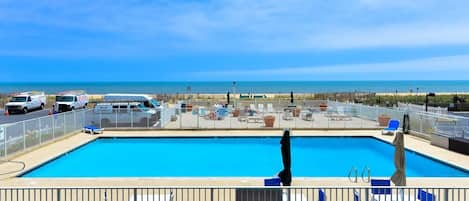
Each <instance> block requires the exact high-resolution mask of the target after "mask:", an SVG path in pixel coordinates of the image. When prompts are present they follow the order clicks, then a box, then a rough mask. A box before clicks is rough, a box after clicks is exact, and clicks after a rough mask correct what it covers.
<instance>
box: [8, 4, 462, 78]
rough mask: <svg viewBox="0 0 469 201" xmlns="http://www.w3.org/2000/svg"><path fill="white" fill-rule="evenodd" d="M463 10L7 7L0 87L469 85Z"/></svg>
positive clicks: (388, 6)
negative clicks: (93, 84) (110, 83)
mask: <svg viewBox="0 0 469 201" xmlns="http://www.w3.org/2000/svg"><path fill="white" fill-rule="evenodd" d="M468 7H469V1H464V0H457V1H456V0H446V1H437V0H394V1H385V0H331V1H323V0H289V1H284V0H258V1H249V0H219V1H211V0H201V1H195V0H160V1H158V0H156V1H150V0H148V1H143V0H139V1H132V0H127V1H116V0H89V1H85V0H83V1H76V0H68V1H63V0H47V1H35V0H11V1H10V0H0V74H1V75H2V78H1V79H0V82H15V81H20V82H25V81H38V82H43V81H58V82H61V81H211V80H217V81H219V80H227V81H231V80H239V81H241V80H260V81H262V80H432V79H439V80H463V79H468V76H467V75H468V74H469V12H467V8H468Z"/></svg>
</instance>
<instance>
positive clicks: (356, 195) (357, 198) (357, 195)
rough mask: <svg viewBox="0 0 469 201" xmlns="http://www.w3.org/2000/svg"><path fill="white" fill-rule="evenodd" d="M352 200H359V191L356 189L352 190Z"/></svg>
mask: <svg viewBox="0 0 469 201" xmlns="http://www.w3.org/2000/svg"><path fill="white" fill-rule="evenodd" d="M353 201H360V193H358V192H357V191H355V192H353Z"/></svg>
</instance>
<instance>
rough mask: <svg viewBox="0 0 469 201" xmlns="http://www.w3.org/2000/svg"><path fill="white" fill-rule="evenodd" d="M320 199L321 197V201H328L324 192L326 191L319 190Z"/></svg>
mask: <svg viewBox="0 0 469 201" xmlns="http://www.w3.org/2000/svg"><path fill="white" fill-rule="evenodd" d="M318 194H319V195H318V197H319V201H326V193H325V192H324V189H322V188H321V189H319V192H318Z"/></svg>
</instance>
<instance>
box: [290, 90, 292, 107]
mask: <svg viewBox="0 0 469 201" xmlns="http://www.w3.org/2000/svg"><path fill="white" fill-rule="evenodd" d="M290 103H291V104H293V91H291V92H290Z"/></svg>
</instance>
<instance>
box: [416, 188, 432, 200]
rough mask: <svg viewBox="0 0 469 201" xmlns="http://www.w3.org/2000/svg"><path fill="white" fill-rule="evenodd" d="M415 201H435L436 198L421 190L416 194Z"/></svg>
mask: <svg viewBox="0 0 469 201" xmlns="http://www.w3.org/2000/svg"><path fill="white" fill-rule="evenodd" d="M417 200H420V201H435V200H436V196H435V195H433V194H432V193H429V192H426V191H424V190H422V189H419V190H418V194H417Z"/></svg>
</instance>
